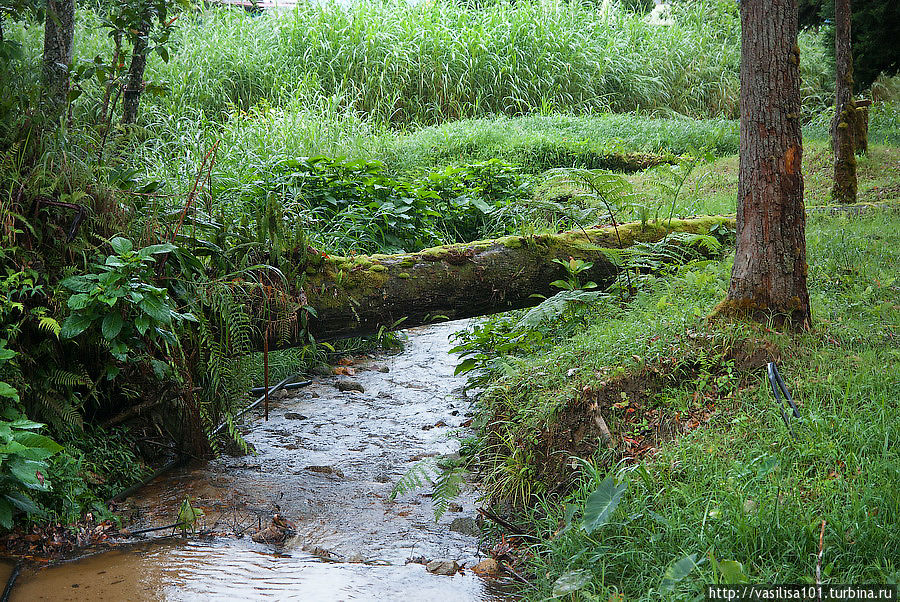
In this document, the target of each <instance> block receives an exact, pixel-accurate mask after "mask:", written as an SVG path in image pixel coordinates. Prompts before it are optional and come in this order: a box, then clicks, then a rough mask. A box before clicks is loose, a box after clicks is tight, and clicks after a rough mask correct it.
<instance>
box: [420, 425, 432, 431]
mask: <svg viewBox="0 0 900 602" xmlns="http://www.w3.org/2000/svg"><path fill="white" fill-rule="evenodd" d="M433 428H434V425H433V424H426V425H424V426H423V427H422V430H423V431H430V430H431V429H433Z"/></svg>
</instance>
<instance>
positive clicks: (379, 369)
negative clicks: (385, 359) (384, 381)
mask: <svg viewBox="0 0 900 602" xmlns="http://www.w3.org/2000/svg"><path fill="white" fill-rule="evenodd" d="M372 370H374V371H375V372H383V373H385V374H387V373H388V372H390V371H391V369H390V368H388V367H387V366H372Z"/></svg>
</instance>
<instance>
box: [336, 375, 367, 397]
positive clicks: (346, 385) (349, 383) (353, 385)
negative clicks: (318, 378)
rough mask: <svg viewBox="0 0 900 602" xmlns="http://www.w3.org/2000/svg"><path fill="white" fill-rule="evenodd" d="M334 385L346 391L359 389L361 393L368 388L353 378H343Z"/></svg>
mask: <svg viewBox="0 0 900 602" xmlns="http://www.w3.org/2000/svg"><path fill="white" fill-rule="evenodd" d="M334 386H335V387H337V389H338V391H341V392H343V393H346V392H347V391H358V392H360V393H365V392H366V390H365V388H363V386H362V385H361V384H360V383H359V381H355V380H351V379H349V378H342V379H340V380H338V381H337V382H336V383H334Z"/></svg>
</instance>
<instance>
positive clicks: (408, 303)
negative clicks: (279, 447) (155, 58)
mask: <svg viewBox="0 0 900 602" xmlns="http://www.w3.org/2000/svg"><path fill="white" fill-rule="evenodd" d="M719 224H725V225H728V226H731V227H734V217H731V216H706V217H698V218H691V219H685V220H675V219H673V220H671V222H670V223H669V222H667V221H662V222H658V223H648V224H645V225H644V226H642V225H641V224H640V223H630V224H622V225H619V226H618V232H616V230H615V229H614V228H613V227H612V226H607V227H603V228H591V229H588V230H578V231H571V232H563V233H561V234H536V235H527V236H505V237H503V238H497V239H492V240H481V241H476V242H470V243H459V244H452V245H446V246H442V247H434V248H431V249H425V250H422V251H418V252H415V253H399V254H395V255H364V256H363V255H361V256H357V257H322V258H321V259H320V261H319V264H318V265H314V266H309V267H307V269H306V277H305V282H304V283H303V287H302V288H303V291H304V294H305V296H306V299H307V305H308V306H309V307H312V308H314V311H315V314H316V317H311V316H310V317H309V321H308V332H309V333H310V334H311V335H312V336H314V337H315V339H316V340H331V339H339V338H346V337H352V336H360V335H364V334H372V333H375V332H378V330H379V329H380V328H382V327H383V328H386V329H391V328H410V327H413V326H420V325H423V324H429V323H432V322H436V321H444V320H455V319H460V318H469V317H474V316H483V315H488V314H493V313H498V312H503V311H508V310H511V309H520V308H523V307H530V306H533V305H536V304H537V303H539V302H540V297H536V296H535V295H544V296H550V295H552V294H554V293H555V292H558V289H556V288H554V287H553V286H551V282H553V281H555V280H558V279H565V278H566V276H567V274H566V271H565V269H564V268H563V267H562V266H560V265H559V264H557V263H554V261H553V260H554V259H560V260H566V259H568V258H569V257H573V258H575V259H582V260H585V261H589V262H592V263H593V267H591V268H590V269H589V270H587V271H585V272H583V273H582V274H580V275H579V277H581V278H583V280H584V281H585V282H586V281H588V280H593V281H594V282H596V283H598V284H599V285H600V286H604V285H608V284H609V283H611V282H612V281H613V280H614V279H615V277H616V274H617V273H618V268H617V267H616V264H615V262H614V261H613V260H612V259H611V257H613V258H614V256H615V254H616V250H617V249H623V248H627V247H630V246H632V245H634V244H635V243H638V242H653V241H658V240H661V239H662V238H663V237H664V236H665V235H666V234H667V233H669V232H693V233H697V234H706V233H708V232H709V231H710V229H711V228H712V227H714V226H716V225H719ZM263 330H268V331H269V332H270V335H269V336H270V339H269V346H270V349H276V348H284V347H290V346H294V345H297V344H299V342H298V341H297V340H291V337H285V336H284V333H283V332H282V333H281V334H280V335H278V336H276V335H275V334H274V331H275V329H271V328H270V329H260V331H263ZM261 343H262V341H260V348H261Z"/></svg>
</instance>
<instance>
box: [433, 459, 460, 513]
mask: <svg viewBox="0 0 900 602" xmlns="http://www.w3.org/2000/svg"><path fill="white" fill-rule="evenodd" d="M465 472H466V471H465V469H463V468H462V467H460V466H455V467H452V468H446V469H444V470H443V471H441V474H440V476H438V478H437V480H436V481H435V482H434V487H433V488H432V490H431V504H432V508H433V509H434V522H438V521H439V520H441V516H443V515H444V512H446V511H447V508H448V507H449V506H450V500H452V499H453V498H455V497H456V496H458V495H459V492H460V489H461V485H462V482H463V477H464V476H465Z"/></svg>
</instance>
